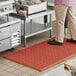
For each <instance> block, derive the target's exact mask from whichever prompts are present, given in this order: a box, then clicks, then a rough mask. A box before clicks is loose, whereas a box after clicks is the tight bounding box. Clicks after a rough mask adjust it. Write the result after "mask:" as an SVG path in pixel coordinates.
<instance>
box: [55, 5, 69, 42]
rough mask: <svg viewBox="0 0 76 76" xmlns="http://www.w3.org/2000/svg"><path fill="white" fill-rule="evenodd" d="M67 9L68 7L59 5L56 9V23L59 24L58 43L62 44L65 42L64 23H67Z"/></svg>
mask: <svg viewBox="0 0 76 76" xmlns="http://www.w3.org/2000/svg"><path fill="white" fill-rule="evenodd" d="M67 9H68V7H66V6H63V5H60V6H59V5H57V6H56V7H55V12H56V22H57V36H56V40H57V41H58V42H62V43H63V40H64V23H65V18H66V14H67Z"/></svg>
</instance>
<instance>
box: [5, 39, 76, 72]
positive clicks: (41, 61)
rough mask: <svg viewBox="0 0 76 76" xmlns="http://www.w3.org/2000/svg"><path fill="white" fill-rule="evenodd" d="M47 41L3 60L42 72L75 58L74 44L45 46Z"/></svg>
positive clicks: (75, 45) (75, 47) (75, 48)
mask: <svg viewBox="0 0 76 76" xmlns="http://www.w3.org/2000/svg"><path fill="white" fill-rule="evenodd" d="M51 40H52V39H51ZM48 41H49V40H47V41H44V42H42V43H39V44H36V45H33V46H31V47H28V48H25V49H22V50H20V51H17V52H15V53H12V54H9V55H7V56H4V58H7V59H9V60H12V61H14V62H17V63H20V64H23V65H25V66H28V67H31V68H33V69H36V70H38V71H44V70H46V69H48V68H51V67H53V66H55V65H57V64H58V63H60V62H63V61H64V60H66V59H68V58H71V57H73V56H76V44H72V43H67V42H66V40H65V42H64V45H63V46H57V45H49V44H47V42H48Z"/></svg>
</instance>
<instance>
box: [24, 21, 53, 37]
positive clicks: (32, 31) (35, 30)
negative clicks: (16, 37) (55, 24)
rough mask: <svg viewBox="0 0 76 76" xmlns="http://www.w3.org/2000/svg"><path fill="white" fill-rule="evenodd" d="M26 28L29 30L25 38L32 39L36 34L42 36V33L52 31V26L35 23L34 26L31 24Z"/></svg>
mask: <svg viewBox="0 0 76 76" xmlns="http://www.w3.org/2000/svg"><path fill="white" fill-rule="evenodd" d="M30 26H31V28H30ZM26 28H27V29H26V33H25V38H27V37H31V36H34V35H36V34H40V33H42V32H46V31H49V30H51V29H52V27H50V24H48V25H47V26H45V25H44V24H39V23H34V22H33V23H32V25H30V23H26Z"/></svg>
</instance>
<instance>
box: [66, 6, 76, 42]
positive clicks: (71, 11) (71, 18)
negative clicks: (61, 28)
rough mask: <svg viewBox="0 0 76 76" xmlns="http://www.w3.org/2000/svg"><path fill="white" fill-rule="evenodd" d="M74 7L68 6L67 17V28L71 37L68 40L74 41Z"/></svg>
mask: <svg viewBox="0 0 76 76" xmlns="http://www.w3.org/2000/svg"><path fill="white" fill-rule="evenodd" d="M75 14H76V12H75V7H69V9H68V12H67V17H68V21H69V28H70V33H71V39H70V40H68V42H73V43H76V17H75Z"/></svg>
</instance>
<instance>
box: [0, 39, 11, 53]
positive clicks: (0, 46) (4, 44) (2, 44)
mask: <svg viewBox="0 0 76 76" xmlns="http://www.w3.org/2000/svg"><path fill="white" fill-rule="evenodd" d="M7 49H10V38H8V39H5V40H2V41H0V52H2V51H4V50H7Z"/></svg>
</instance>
